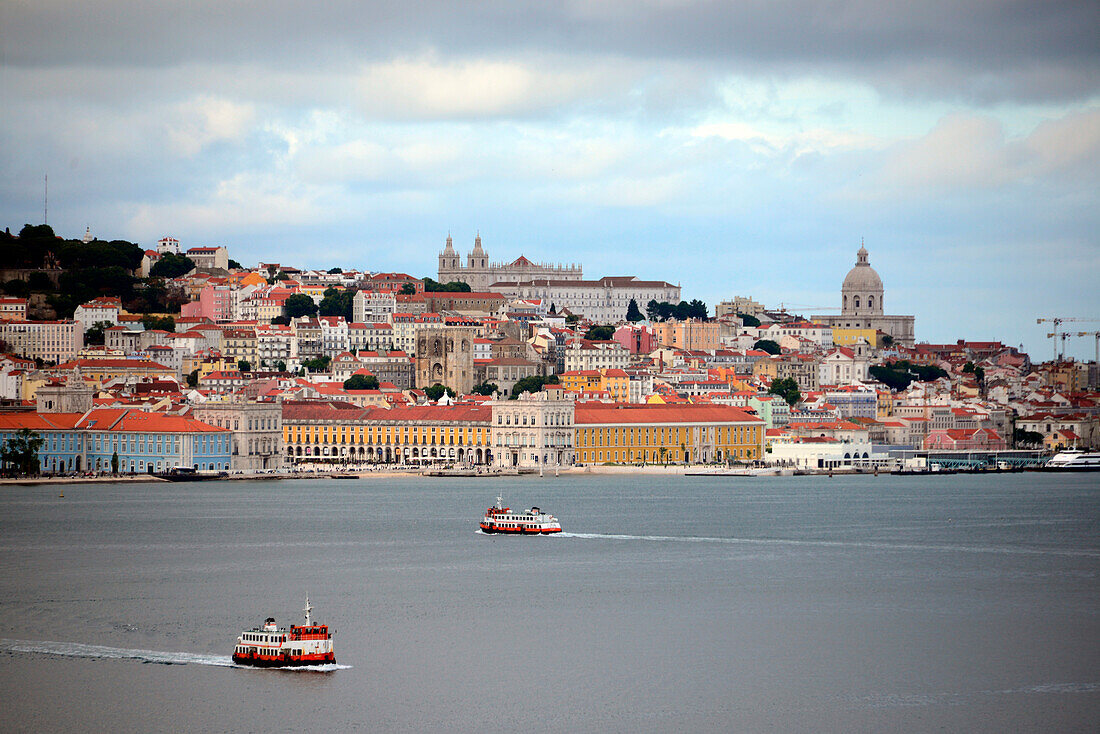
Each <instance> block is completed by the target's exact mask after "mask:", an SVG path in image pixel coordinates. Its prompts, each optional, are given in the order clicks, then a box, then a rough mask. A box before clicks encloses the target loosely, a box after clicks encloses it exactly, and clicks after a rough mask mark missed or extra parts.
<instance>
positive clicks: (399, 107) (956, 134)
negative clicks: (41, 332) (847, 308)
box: [0, 0, 1100, 360]
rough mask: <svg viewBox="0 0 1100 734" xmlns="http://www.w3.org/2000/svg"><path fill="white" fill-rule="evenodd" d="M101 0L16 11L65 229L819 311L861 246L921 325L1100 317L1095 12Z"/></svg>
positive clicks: (13, 121)
mask: <svg viewBox="0 0 1100 734" xmlns="http://www.w3.org/2000/svg"><path fill="white" fill-rule="evenodd" d="M82 7H83V6H81V5H79V4H74V3H65V2H39V3H35V4H33V5H31V4H27V5H23V4H17V5H8V6H6V7H5V8H4V9H3V10H0V19H2V20H3V23H4V26H5V27H6V28H7V29H8V31H9V32H8V33H7V34H6V36H7V38H6V39H5V41H4V54H3V58H4V61H3V65H2V67H0V80H2V82H3V88H4V89H5V93H6V97H7V99H8V102H9V110H8V112H7V113H6V114H5V117H4V120H3V121H0V165H2V167H3V169H4V170H5V171H6V172H7V175H6V176H5V177H4V181H3V183H2V184H0V186H2V188H0V218H2V221H3V223H4V226H9V227H11V228H12V229H13V230H14V229H17V228H18V227H20V226H21V225H22V224H23V223H24V222H30V223H38V222H39V221H40V219H41V215H42V193H43V192H42V183H43V176H44V175H45V174H48V175H49V177H50V202H51V204H50V216H49V220H50V223H51V225H52V226H54V227H55V229H56V230H57V231H58V233H59V234H61V235H62V236H66V237H79V236H80V235H81V234H82V233H83V231H84V228H85V226H90V227H91V229H92V231H93V233H94V234H98V235H100V236H103V237H107V238H122V239H130V240H133V241H137V242H140V243H141V244H142V245H143V246H146V247H150V246H152V245H153V244H154V243H155V241H156V240H157V239H158V238H160V237H162V236H165V235H171V236H175V237H177V238H179V239H180V240H181V242H184V243H186V244H188V245H202V244H224V245H226V246H227V247H228V248H229V250H230V255H231V257H233V258H235V259H237V260H240V261H241V262H242V263H244V264H246V265H250V264H252V263H254V262H256V261H260V260H263V261H282V262H288V263H294V264H295V265H298V266H300V267H301V266H308V267H333V266H337V265H338V266H342V267H345V268H349V267H357V268H364V269H371V270H376V271H377V270H400V271H406V272H409V273H411V274H414V275H417V276H424V275H434V273H435V262H436V255H437V254H438V252H439V251H440V250H441V249H442V248H443V244H444V239H445V237H446V235H447V232H448V231H449V232H451V233H452V235H453V236H454V238H455V245H456V248H457V249H458V250H459V252H460V253H462V254H463V255H465V254H466V253H467V252H468V251H469V249H470V248H471V247H472V245H473V237H474V234H475V233H476V232H477V231H479V230H480V232H481V235H482V237H483V241H484V244H485V247H486V249H487V250H488V251H489V255H490V257H491V258H492V259H494V260H511V259H514V258H515V257H518V256H519V255H521V254H524V255H527V256H528V257H530V258H532V259H534V260H539V261H544V260H545V261H553V262H559V261H560V262H580V263H582V264H583V265H584V268H585V273H586V276H587V277H600V276H603V275H621V274H636V275H638V276H639V277H645V278H649V277H651V278H662V279H667V280H669V281H672V282H679V283H681V284H682V285H683V287H684V296H685V298H700V299H702V300H704V301H706V302H707V303H708V304H710V305H711V306H712V307H713V305H714V304H716V303H717V302H718V301H720V300H723V299H725V298H729V297H732V296H734V295H751V296H752V297H754V298H756V299H757V300H759V301H763V302H765V303H767V304H768V305H778V304H779V303H780V302H782V303H785V304H789V305H790V306H791V308H792V310H798V311H803V312H805V313H806V315H809V313H810V312H811V311H813V310H820V308H821V307H838V306H839V290H840V282H841V280H842V279H843V277H844V274H845V273H846V272H847V271H848V270H849V269H850V268H851V266H852V264H853V263H854V261H855V253H856V250H857V249H858V248H859V246H860V242H861V240H862V241H863V242H864V243H865V244H866V247H867V249H868V250H869V251H870V257H871V264H872V265H873V266H874V267H875V268H876V270H878V272H879V273H880V275H881V276H882V279H883V281H884V284H885V289H886V299H887V301H886V304H887V306H886V307H887V309H888V310H889V311H890V312H892V313H906V314H915V315H916V317H917V323H916V333H917V338H918V340H921V341H930V342H941V341H954V340H955V339H957V338H966V339H1000V340H1002V341H1004V342H1005V343H1008V344H1023V345H1024V348H1025V349H1026V350H1027V351H1028V352H1029V353H1030V354H1031V355H1032V357H1033V358H1035V359H1037V360H1041V359H1046V358H1049V356H1050V354H1051V345H1050V340H1048V339H1046V338H1045V337H1044V334H1045V333H1046V332H1048V331H1049V330H1050V329H1049V328H1048V326H1049V325H1046V324H1044V325H1038V324H1036V323H1035V319H1036V318H1037V317H1052V316H1062V317H1096V318H1100V295H1098V289H1097V288H1096V286H1095V284H1096V283H1097V282H1100V242H1098V240H1097V236H1096V234H1095V233H1096V231H1097V229H1098V228H1097V225H1098V224H1100V214H1098V212H1100V207H1098V206H1097V196H1096V193H1095V192H1096V191H1097V184H1098V183H1100V180H1098V179H1100V175H1098V173H1097V171H1100V167H1098V166H1097V163H1098V162H1100V90H1098V80H1100V73H1097V72H1098V71H1100V63H1098V59H1100V53H1098V51H1100V48H1098V47H1100V42H1098V41H1097V34H1096V33H1095V31H1096V28H1097V27H1100V10H1098V9H1097V7H1096V6H1095V5H1092V4H1086V3H1045V4H1043V5H1042V6H1041V7H1035V6H1034V5H1033V4H1030V3H1023V2H1002V3H976V4H972V5H970V6H968V7H966V8H961V9H959V8H956V9H955V10H954V11H952V12H949V11H947V10H945V9H943V7H942V6H940V5H937V4H925V5H922V6H921V7H917V8H912V7H909V6H907V5H900V4H898V5H893V6H889V5H885V4H882V3H863V2H850V3H841V4H839V5H836V6H830V7H831V11H830V14H829V15H828V16H825V15H824V11H822V10H820V9H819V8H818V6H817V5H816V4H812V3H802V2H779V3H768V4H755V3H754V4H746V5H741V6H738V7H736V8H732V9H731V8H725V7H719V6H718V4H711V3H693V2H687V1H686V0H685V1H684V2H675V1H666V2H657V1H656V0H654V1H652V2H634V3H630V2H624V3H612V2H607V3H566V4H564V5H563V6H561V7H559V8H545V7H543V6H541V5H539V6H537V12H536V10H535V6H524V5H521V4H507V5H503V6H497V5H495V4H491V3H481V4H475V5H465V6H463V8H462V9H459V8H456V7H451V6H450V5H449V4H445V3H441V4H430V5H428V6H426V7H425V8H424V9H423V11H422V12H419V13H417V15H416V16H415V17H407V13H403V12H402V6H400V5H398V4H392V5H391V4H389V3H372V4H370V6H369V7H367V8H365V9H364V8H362V7H360V6H359V5H358V4H349V3H334V4H328V5H327V6H326V7H324V8H318V7H316V6H315V5H309V4H305V3H296V2H292V3H281V4H277V5H275V6H271V5H265V6H263V7H264V8H267V9H269V11H268V12H265V14H264V15H262V16H260V15H257V14H255V13H254V12H251V8H250V7H249V6H247V5H241V6H233V7H231V8H225V7H224V6H222V5H218V6H214V5H213V4H204V3H194V4H191V5H189V6H188V7H186V8H176V7H169V6H167V5H166V6H160V5H150V4H145V3H141V4H137V3H128V2H106V3H100V4H97V12H96V13H95V14H90V13H85V12H83V11H82V10H81V8H82ZM215 7H216V8H217V9H218V16H217V17H216V19H215V20H211V16H210V13H211V12H213V8H215ZM271 8H273V10H272V9H271ZM716 254H717V255H718V257H716ZM1080 326H1081V328H1080V330H1082V331H1089V330H1095V329H1097V328H1100V322H1093V323H1083V324H1081V325H1080ZM1069 330H1070V331H1073V332H1076V331H1078V329H1077V328H1073V329H1069ZM1067 353H1068V354H1071V355H1073V356H1076V357H1078V358H1091V355H1092V354H1093V347H1092V341H1091V339H1089V340H1086V339H1071V340H1070V342H1069V343H1068V344H1067Z"/></svg>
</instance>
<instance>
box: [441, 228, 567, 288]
mask: <svg viewBox="0 0 1100 734" xmlns="http://www.w3.org/2000/svg"><path fill="white" fill-rule="evenodd" d="M461 263H462V259H461V258H460V257H459V254H458V252H456V251H455V248H454V243H453V242H452V241H451V236H450V235H447V246H446V247H445V248H443V252H441V253H439V272H438V276H439V277H438V280H439V282H440V283H450V282H452V281H458V282H460V283H467V284H469V286H470V289H471V290H473V291H485V290H488V288H489V286H491V285H493V284H494V283H522V282H525V281H531V280H537V279H549V280H582V279H583V278H584V273H583V272H582V271H581V266H580V265H577V264H571V265H550V264H548V263H536V262H532V261H530V260H528V259H527V258H526V257H524V256H523V255H520V256H519V257H518V258H516V259H515V260H513V261H512V262H510V263H503V262H495V263H494V262H490V261H489V254H488V253H487V252H485V250H484V248H482V246H481V235H480V234H479V235H477V237H476V238H475V239H474V249H473V250H471V251H470V254H469V255H468V256H467V258H466V265H465V266H463V265H462V264H461Z"/></svg>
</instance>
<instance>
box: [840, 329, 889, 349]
mask: <svg viewBox="0 0 1100 734" xmlns="http://www.w3.org/2000/svg"><path fill="white" fill-rule="evenodd" d="M860 339H863V340H865V341H866V342H867V343H868V344H870V345H871V348H872V349H878V347H879V344H878V329H844V328H838V327H836V326H834V327H833V346H837V347H850V346H852V345H853V344H858V343H859V340H860Z"/></svg>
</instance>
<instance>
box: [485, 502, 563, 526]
mask: <svg viewBox="0 0 1100 734" xmlns="http://www.w3.org/2000/svg"><path fill="white" fill-rule="evenodd" d="M481 530H482V532H485V533H503V534H506V535H548V534H550V533H560V532H561V523H560V522H558V518H556V517H554V516H553V515H551V514H550V513H547V512H543V511H542V510H540V509H539V508H537V507H532V508H531V509H530V510H527V511H526V512H512V509H511V508H510V507H505V506H504V499H503V497H501V496H499V495H498V496H497V503H496V504H495V505H493V506H492V507H490V508H489V509H487V510H486V511H485V517H483V518H481Z"/></svg>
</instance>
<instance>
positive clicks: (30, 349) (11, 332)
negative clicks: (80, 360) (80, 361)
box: [0, 321, 84, 364]
mask: <svg viewBox="0 0 1100 734" xmlns="http://www.w3.org/2000/svg"><path fill="white" fill-rule="evenodd" d="M0 339H2V340H3V341H5V342H7V343H8V352H10V353H11V354H14V355H17V356H20V357H26V358H27V359H36V358H38V359H42V360H45V361H47V362H56V363H59V364H60V363H61V362H64V361H66V360H69V359H72V358H73V357H75V356H76V354H77V352H79V351H80V350H81V348H83V346H84V330H83V329H81V328H80V324H78V323H77V322H76V321H0Z"/></svg>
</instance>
